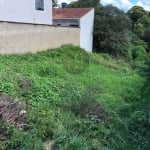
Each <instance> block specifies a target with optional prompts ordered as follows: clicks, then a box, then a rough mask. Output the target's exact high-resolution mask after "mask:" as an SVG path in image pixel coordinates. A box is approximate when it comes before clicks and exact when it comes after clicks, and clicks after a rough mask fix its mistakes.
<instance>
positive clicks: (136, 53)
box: [125, 45, 147, 61]
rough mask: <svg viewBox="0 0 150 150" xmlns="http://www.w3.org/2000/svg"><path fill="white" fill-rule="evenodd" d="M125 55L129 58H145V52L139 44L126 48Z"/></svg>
mask: <svg viewBox="0 0 150 150" xmlns="http://www.w3.org/2000/svg"><path fill="white" fill-rule="evenodd" d="M125 55H126V57H127V58H129V59H130V60H139V61H140V60H145V59H147V52H146V50H145V48H144V47H143V46H141V45H137V46H133V47H130V48H129V49H127V51H126V54H125Z"/></svg>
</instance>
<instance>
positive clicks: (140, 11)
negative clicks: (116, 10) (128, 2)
mask: <svg viewBox="0 0 150 150" xmlns="http://www.w3.org/2000/svg"><path fill="white" fill-rule="evenodd" d="M127 14H128V15H129V17H130V18H131V19H132V21H133V22H134V23H135V22H136V21H137V20H138V19H139V18H140V17H142V16H143V15H145V14H147V12H146V11H145V10H144V8H143V7H141V6H133V7H132V8H131V9H130V10H129V11H128V12H127Z"/></svg>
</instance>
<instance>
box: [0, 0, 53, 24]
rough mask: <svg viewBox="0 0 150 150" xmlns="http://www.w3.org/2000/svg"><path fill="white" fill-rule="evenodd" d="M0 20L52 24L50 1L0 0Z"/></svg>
mask: <svg viewBox="0 0 150 150" xmlns="http://www.w3.org/2000/svg"><path fill="white" fill-rule="evenodd" d="M0 21H12V22H21V23H33V24H52V1H51V0H0Z"/></svg>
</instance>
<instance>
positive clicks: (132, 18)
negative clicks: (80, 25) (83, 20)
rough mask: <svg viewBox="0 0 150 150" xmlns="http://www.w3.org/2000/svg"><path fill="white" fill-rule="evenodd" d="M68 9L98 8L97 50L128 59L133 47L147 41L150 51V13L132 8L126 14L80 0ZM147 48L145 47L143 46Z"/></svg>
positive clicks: (98, 3)
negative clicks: (129, 51) (128, 52)
mask: <svg viewBox="0 0 150 150" xmlns="http://www.w3.org/2000/svg"><path fill="white" fill-rule="evenodd" d="M68 7H95V22H94V45H93V47H94V50H95V51H96V52H105V53H109V54H111V55H113V56H115V57H116V56H117V57H119V56H126V55H125V54H126V53H127V51H128V50H129V49H130V48H131V49H132V47H133V46H135V43H136V46H137V45H139V46H143V44H142V45H141V41H143V42H145V45H147V47H146V51H147V52H148V51H150V15H149V14H150V13H149V12H148V11H146V10H144V8H142V7H140V6H133V7H132V8H131V9H130V10H129V11H128V12H127V13H125V12H123V11H121V10H119V9H118V8H117V7H114V6H112V5H108V6H101V4H100V1H99V0H94V1H93V0H92V1H91V0H86V1H85V0H78V1H75V2H72V3H71V4H70V5H69V6H68ZM144 48H145V47H144Z"/></svg>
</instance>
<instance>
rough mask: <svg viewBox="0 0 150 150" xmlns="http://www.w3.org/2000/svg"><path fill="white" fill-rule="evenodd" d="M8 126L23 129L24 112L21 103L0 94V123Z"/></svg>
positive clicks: (24, 122) (24, 121)
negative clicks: (3, 122)
mask: <svg viewBox="0 0 150 150" xmlns="http://www.w3.org/2000/svg"><path fill="white" fill-rule="evenodd" d="M2 120H3V121H5V122H6V123H7V124H8V125H13V126H16V127H18V128H24V127H25V125H26V110H25V109H23V106H22V104H21V102H19V101H15V100H13V99H12V98H11V97H10V96H9V95H5V94H0V121H2Z"/></svg>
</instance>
